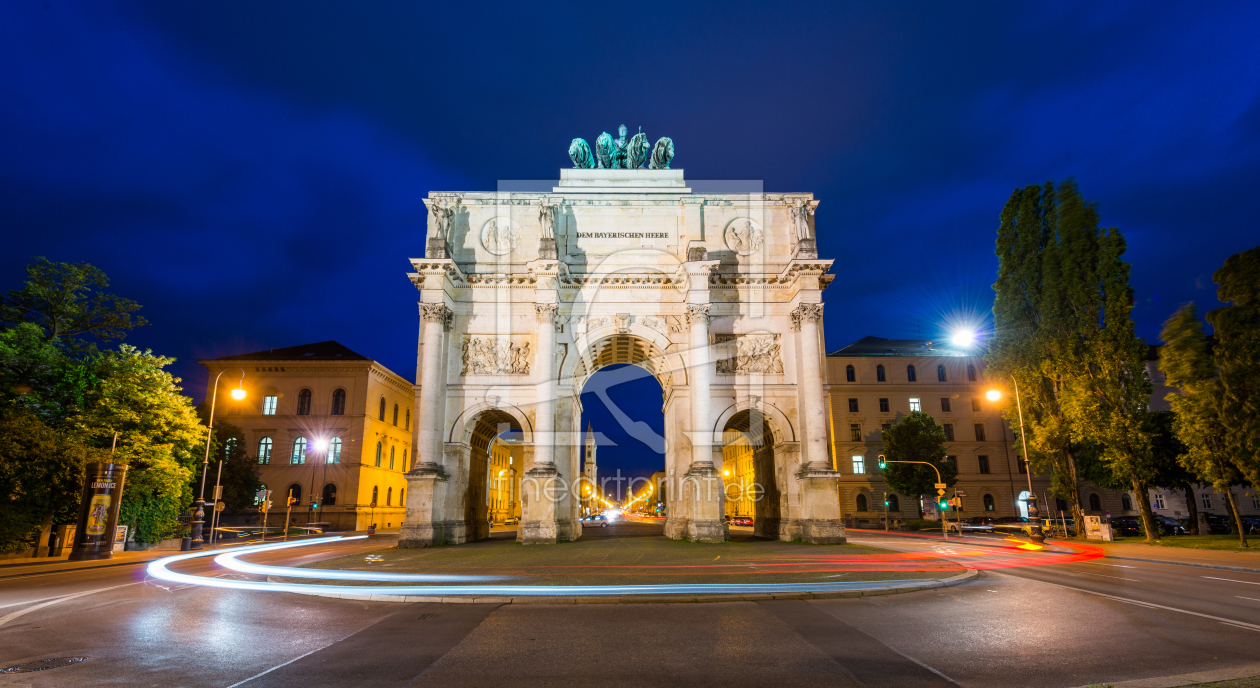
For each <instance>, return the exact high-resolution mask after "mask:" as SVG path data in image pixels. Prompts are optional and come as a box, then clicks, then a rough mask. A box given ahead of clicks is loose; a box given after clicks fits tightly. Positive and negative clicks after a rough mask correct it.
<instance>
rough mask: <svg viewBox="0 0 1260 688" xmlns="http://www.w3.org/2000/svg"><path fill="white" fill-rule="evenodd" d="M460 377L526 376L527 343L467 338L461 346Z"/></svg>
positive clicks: (495, 338) (494, 338) (499, 339)
mask: <svg viewBox="0 0 1260 688" xmlns="http://www.w3.org/2000/svg"><path fill="white" fill-rule="evenodd" d="M462 354H463V363H464V367H463V370H461V371H460V373H459V374H460V375H528V374H529V359H530V353H529V342H524V343H521V344H513V343H512V342H511V341H510V340H508V339H503V338H499V337H469V338H468V339H467V340H465V341H464V346H463V352H462Z"/></svg>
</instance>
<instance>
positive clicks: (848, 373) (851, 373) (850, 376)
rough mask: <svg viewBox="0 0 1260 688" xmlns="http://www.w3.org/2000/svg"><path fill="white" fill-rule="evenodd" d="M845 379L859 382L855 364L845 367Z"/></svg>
mask: <svg viewBox="0 0 1260 688" xmlns="http://www.w3.org/2000/svg"><path fill="white" fill-rule="evenodd" d="M844 379H845V380H848V381H849V382H857V371H855V370H854V369H853V366H845V367H844Z"/></svg>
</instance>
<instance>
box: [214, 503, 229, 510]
mask: <svg viewBox="0 0 1260 688" xmlns="http://www.w3.org/2000/svg"><path fill="white" fill-rule="evenodd" d="M226 508H227V504H224V503H223V502H215V503H214V510H215V511H223V510H224V509H226Z"/></svg>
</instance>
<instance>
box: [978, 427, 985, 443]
mask: <svg viewBox="0 0 1260 688" xmlns="http://www.w3.org/2000/svg"><path fill="white" fill-rule="evenodd" d="M976 441H977V442H983V441H984V423H976Z"/></svg>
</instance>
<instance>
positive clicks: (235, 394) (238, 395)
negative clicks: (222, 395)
mask: <svg viewBox="0 0 1260 688" xmlns="http://www.w3.org/2000/svg"><path fill="white" fill-rule="evenodd" d="M232 398H233V399H235V400H237V401H240V400H241V399H244V398H245V390H243V389H241V388H239V387H238V388H236V389H234V390H232Z"/></svg>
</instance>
